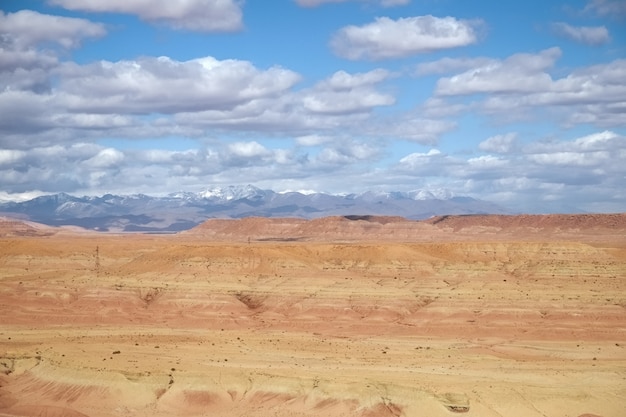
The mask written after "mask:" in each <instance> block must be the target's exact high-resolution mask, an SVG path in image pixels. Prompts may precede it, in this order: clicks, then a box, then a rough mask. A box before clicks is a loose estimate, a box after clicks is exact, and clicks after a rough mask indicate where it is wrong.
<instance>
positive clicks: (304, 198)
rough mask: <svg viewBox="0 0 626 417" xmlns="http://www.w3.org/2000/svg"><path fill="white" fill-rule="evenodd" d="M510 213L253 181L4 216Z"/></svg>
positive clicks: (81, 220)
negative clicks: (276, 187)
mask: <svg viewBox="0 0 626 417" xmlns="http://www.w3.org/2000/svg"><path fill="white" fill-rule="evenodd" d="M479 213H493V214H505V213H510V211H508V210H506V209H504V208H502V207H500V206H497V205H495V204H492V203H489V202H486V201H482V200H476V199H473V198H470V197H461V196H454V195H453V194H452V193H451V192H449V191H447V190H415V191H410V192H400V191H391V192H386V191H367V192H364V193H361V194H348V195H333V194H324V193H310V192H306V193H301V192H295V191H292V192H280V193H278V192H274V191H272V190H262V189H260V188H257V187H254V186H252V185H246V186H228V187H212V188H207V189H205V190H203V191H201V192H198V193H192V192H178V193H172V194H169V195H167V196H165V197H151V196H147V195H143V194H134V195H121V196H120V195H112V194H106V195H103V196H89V197H75V196H71V195H69V194H65V193H60V194H54V195H46V196H41V197H37V198H34V199H32V200H28V201H22V202H8V203H1V204H0V215H8V216H14V217H20V218H24V219H27V220H31V221H36V222H40V223H44V224H48V225H54V226H58V225H75V226H81V227H85V228H89V229H95V230H103V231H107V230H115V231H145V232H173V231H180V230H185V229H189V228H191V227H193V226H195V225H197V224H199V223H201V222H203V221H205V220H207V219H209V218H240V217H249V216H262V217H303V218H309V219H310V218H317V217H324V216H335V215H354V214H357V215H367V214H369V215H393V216H403V217H406V218H409V219H416V220H418V219H424V218H428V217H430V216H433V215H443V214H479Z"/></svg>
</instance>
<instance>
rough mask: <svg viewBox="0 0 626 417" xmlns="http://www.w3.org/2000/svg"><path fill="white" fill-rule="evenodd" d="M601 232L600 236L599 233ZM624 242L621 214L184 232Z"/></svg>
mask: <svg viewBox="0 0 626 417" xmlns="http://www.w3.org/2000/svg"><path fill="white" fill-rule="evenodd" d="M599 232H601V233H599ZM574 234H576V235H584V236H591V237H593V236H594V235H596V236H600V235H602V236H612V237H613V238H618V239H619V238H620V237H621V236H626V213H618V214H574V215H569V214H549V215H525V214H524V215H450V216H448V215H446V216H436V217H432V218H430V219H428V220H423V221H417V220H409V219H406V218H404V217H399V216H374V215H358V214H355V215H345V216H330V217H320V218H317V219H313V220H306V219H302V218H264V217H247V218H242V219H211V220H207V221H206V222H204V223H202V224H200V225H199V226H197V227H195V228H194V229H191V230H189V231H187V232H185V235H195V236H199V237H200V236H201V237H207V238H212V239H217V240H234V241H245V240H250V241H316V240H317V241H333V240H334V241H398V242H399V241H430V240H450V239H453V240H454V239H465V238H467V237H469V236H473V237H476V236H482V238H486V239H507V238H511V237H515V238H516V239H518V238H522V239H524V238H527V239H530V240H542V239H544V238H546V237H547V236H548V235H549V236H551V237H559V238H561V239H565V240H567V239H569V238H571V237H572V236H573V235H574Z"/></svg>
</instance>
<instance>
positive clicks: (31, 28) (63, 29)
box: [0, 10, 106, 49]
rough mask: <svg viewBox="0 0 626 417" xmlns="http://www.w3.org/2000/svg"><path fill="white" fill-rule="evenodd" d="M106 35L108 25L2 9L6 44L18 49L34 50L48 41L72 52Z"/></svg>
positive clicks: (0, 15)
mask: <svg viewBox="0 0 626 417" xmlns="http://www.w3.org/2000/svg"><path fill="white" fill-rule="evenodd" d="M105 34H106V30H105V28H104V25H102V24H100V23H93V22H90V21H89V20H85V19H78V18H74V17H64V16H53V15H47V14H42V13H39V12H35V11H32V10H20V11H18V12H15V13H7V14H5V13H3V12H2V11H1V10H0V36H1V37H2V41H3V43H7V42H8V43H9V45H11V46H13V47H14V48H15V49H23V48H30V47H32V46H35V45H37V44H40V43H44V42H45V43H48V44H57V45H60V46H61V47H63V48H66V49H70V48H76V47H78V46H80V44H81V41H82V40H83V39H84V38H97V37H101V36H104V35H105ZM3 46H4V45H3ZM11 49H13V48H11Z"/></svg>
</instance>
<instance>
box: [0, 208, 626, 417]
mask: <svg viewBox="0 0 626 417" xmlns="http://www.w3.org/2000/svg"><path fill="white" fill-rule="evenodd" d="M625 409H626V215H625V214H616V215H586V216H582V215H581V216H556V215H554V216H459V217H455V216H452V217H448V216H446V217H439V218H433V219H430V220H429V221H425V222H414V221H406V220H404V219H402V218H386V217H370V216H349V217H337V218H325V219H318V220H311V221H305V220H300V219H260V218H249V219H243V220H211V221H209V222H207V223H205V224H203V225H201V226H199V227H198V228H196V229H194V230H191V231H187V232H184V233H179V234H177V235H141V234H124V235H122V234H117V235H115V234H98V233H94V232H87V231H81V230H77V229H57V228H47V227H44V226H41V225H37V224H32V223H24V222H19V221H12V220H8V219H3V220H2V219H0V416H50V417H54V416H70V417H71V416H89V417H104V416H107V417H108V416H146V417H147V416H225V417H226V416H228V417H231V416H232V417H234V416H260V417H269V416H280V417H310V416H324V417H340V416H363V417H375V416H376V417H378V416H381V417H384V416H407V417H412V416H425V417H426V416H427V417H437V416H454V415H463V416H468V417H469V416H479V417H491V416H493V417H496V416H504V417H516V416H519V417H535V416H537V417H540V416H543V417H545V416H550V417H552V416H555V417H556V416H562V417H570V416H571V417H579V416H587V417H590V416H601V417H622V416H623V415H624V410H625Z"/></svg>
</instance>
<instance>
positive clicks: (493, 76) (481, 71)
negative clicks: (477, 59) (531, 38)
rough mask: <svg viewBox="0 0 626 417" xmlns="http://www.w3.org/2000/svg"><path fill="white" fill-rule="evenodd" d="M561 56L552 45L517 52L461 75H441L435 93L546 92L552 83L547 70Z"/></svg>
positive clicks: (558, 50) (445, 94) (559, 51)
mask: <svg viewBox="0 0 626 417" xmlns="http://www.w3.org/2000/svg"><path fill="white" fill-rule="evenodd" d="M560 57H561V50H560V49H559V48H550V49H546V50H544V51H541V52H540V53H539V54H515V55H512V56H510V57H509V58H506V59H505V60H503V61H490V62H488V63H486V64H484V65H480V66H478V67H475V68H472V69H469V70H467V71H465V72H462V73H461V74H458V75H454V76H452V77H449V78H441V79H440V80H439V81H437V86H436V90H435V93H436V94H437V95H440V96H447V95H464V94H478V93H507V92H508V93H521V92H533V91H542V90H545V89H546V88H547V87H549V86H550V84H551V82H552V78H551V77H550V75H549V74H548V73H546V72H545V71H546V70H547V69H549V68H551V67H552V66H554V63H555V62H556V60H557V59H558V58H560Z"/></svg>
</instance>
